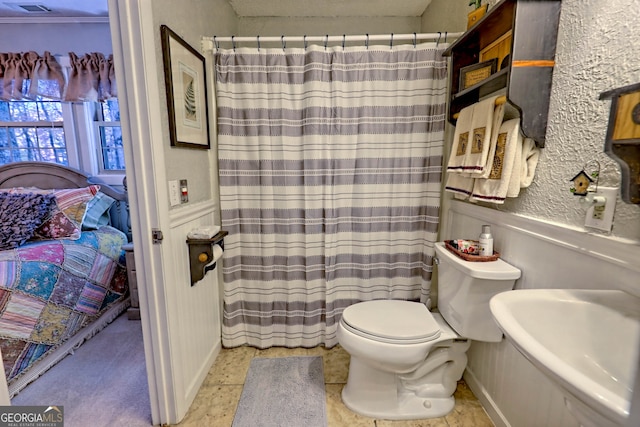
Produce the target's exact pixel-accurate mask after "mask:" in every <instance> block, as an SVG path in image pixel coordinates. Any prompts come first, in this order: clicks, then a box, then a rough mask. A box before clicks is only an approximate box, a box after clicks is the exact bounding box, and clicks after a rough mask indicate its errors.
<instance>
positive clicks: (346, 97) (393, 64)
mask: <svg viewBox="0 0 640 427" xmlns="http://www.w3.org/2000/svg"><path fill="white" fill-rule="evenodd" d="M444 47H446V46H443V45H442V44H440V45H439V46H436V45H435V44H418V45H416V46H414V45H413V44H409V45H397V46H393V48H390V47H389V46H369V47H368V48H366V47H364V46H363V47H362V48H360V47H346V48H343V47H334V48H331V47H328V48H327V47H322V46H309V47H307V48H306V49H303V48H299V49H291V48H287V49H286V50H283V49H264V48H263V49H260V50H258V49H256V48H237V49H235V50H220V51H218V52H216V53H215V62H216V98H217V107H218V117H217V120H218V135H219V136H218V144H219V145H218V150H219V168H220V198H221V210H222V228H223V229H224V230H226V231H228V232H229V236H227V237H226V238H225V253H224V269H223V275H224V319H223V331H222V338H223V345H225V346H227V347H233V346H239V345H243V344H248V345H251V346H255V347H258V348H266V347H271V346H285V347H312V346H316V345H320V344H322V345H325V346H327V347H331V346H333V345H335V344H336V343H337V339H336V329H337V325H338V322H339V320H340V316H341V314H342V311H343V310H344V308H346V307H347V306H349V305H350V304H353V303H356V302H359V301H366V300H373V299H402V300H415V301H418V300H419V301H423V302H427V301H428V299H429V289H430V285H431V275H432V260H433V256H434V242H435V241H436V239H437V231H438V217H439V204H440V181H441V174H442V145H443V139H444V126H445V113H446V111H445V110H446V107H445V97H446V87H447V63H446V61H445V60H444V59H443V58H442V55H441V54H442V51H443V50H444Z"/></svg>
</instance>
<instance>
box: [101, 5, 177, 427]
mask: <svg viewBox="0 0 640 427" xmlns="http://www.w3.org/2000/svg"><path fill="white" fill-rule="evenodd" d="M109 22H110V26H111V37H112V44H113V55H114V62H115V64H117V65H116V67H115V70H116V78H117V81H118V99H119V100H120V111H121V117H122V119H121V127H122V135H123V139H124V140H125V144H124V150H125V160H126V163H127V170H126V173H127V184H128V194H129V201H130V212H131V220H132V221H131V227H132V231H133V241H134V245H135V259H136V274H137V278H138V292H139V297H140V315H141V321H142V331H143V337H144V350H145V359H146V365H147V378H148V381H149V397H150V402H151V415H152V422H153V424H154V425H158V424H172V423H177V422H178V421H179V420H178V419H177V402H176V395H175V392H174V390H175V378H174V377H173V373H172V368H171V352H170V325H169V324H168V322H167V319H168V316H167V314H168V313H167V311H168V310H167V304H166V298H165V295H166V293H165V274H164V270H163V265H164V263H163V250H162V245H161V244H154V243H153V242H152V239H151V230H152V229H154V228H157V229H160V230H161V229H162V225H167V224H169V203H168V200H167V192H166V191H164V187H163V186H162V184H161V183H164V182H166V171H165V158H164V157H165V156H164V151H163V149H162V144H163V143H164V135H163V129H162V123H161V120H160V117H161V109H160V108H161V107H160V105H161V102H160V100H161V99H162V98H161V96H160V93H159V92H160V87H159V85H158V75H159V72H158V68H157V66H156V64H158V62H157V55H158V53H157V52H156V46H155V30H156V29H155V27H154V23H153V8H152V5H151V0H109ZM133 142H135V143H133ZM163 206H166V208H163ZM165 229H166V228H165Z"/></svg>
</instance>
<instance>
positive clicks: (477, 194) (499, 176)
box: [471, 119, 522, 204]
mask: <svg viewBox="0 0 640 427" xmlns="http://www.w3.org/2000/svg"><path fill="white" fill-rule="evenodd" d="M518 146H520V147H522V136H521V135H520V119H512V120H508V121H506V122H504V123H503V124H502V125H501V126H500V131H499V133H498V138H497V142H496V149H495V155H494V157H493V162H492V165H493V166H492V168H491V172H490V174H489V177H488V178H487V179H476V180H475V182H474V186H473V191H472V194H471V200H476V201H483V202H490V203H496V204H502V203H504V199H505V198H506V197H507V191H508V189H509V182H510V180H511V175H512V171H513V166H514V162H515V156H516V151H518ZM521 149H522V148H520V150H521ZM518 163H519V162H518ZM519 184H520V181H519V180H518V185H519Z"/></svg>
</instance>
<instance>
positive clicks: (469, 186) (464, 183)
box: [444, 171, 474, 200]
mask: <svg viewBox="0 0 640 427" xmlns="http://www.w3.org/2000/svg"><path fill="white" fill-rule="evenodd" d="M473 181H474V179H473V178H468V177H466V176H463V175H462V174H460V173H455V172H453V173H452V172H451V171H448V172H447V183H446V185H445V187H444V191H448V192H450V193H453V194H454V195H455V197H456V199H463V200H464V199H467V198H469V195H471V191H472V190H473Z"/></svg>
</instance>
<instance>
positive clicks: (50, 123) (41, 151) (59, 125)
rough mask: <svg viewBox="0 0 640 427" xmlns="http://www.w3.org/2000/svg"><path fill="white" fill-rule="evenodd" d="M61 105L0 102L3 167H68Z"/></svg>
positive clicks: (37, 102) (56, 103)
mask: <svg viewBox="0 0 640 427" xmlns="http://www.w3.org/2000/svg"><path fill="white" fill-rule="evenodd" d="M63 125H64V120H63V113H62V106H61V103H60V102H53V101H11V102H9V101H1V102H0V164H6V163H11V162H20V161H43V162H54V163H60V164H63V165H68V164H69V158H68V153H67V146H66V142H65V135H64V126H63Z"/></svg>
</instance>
